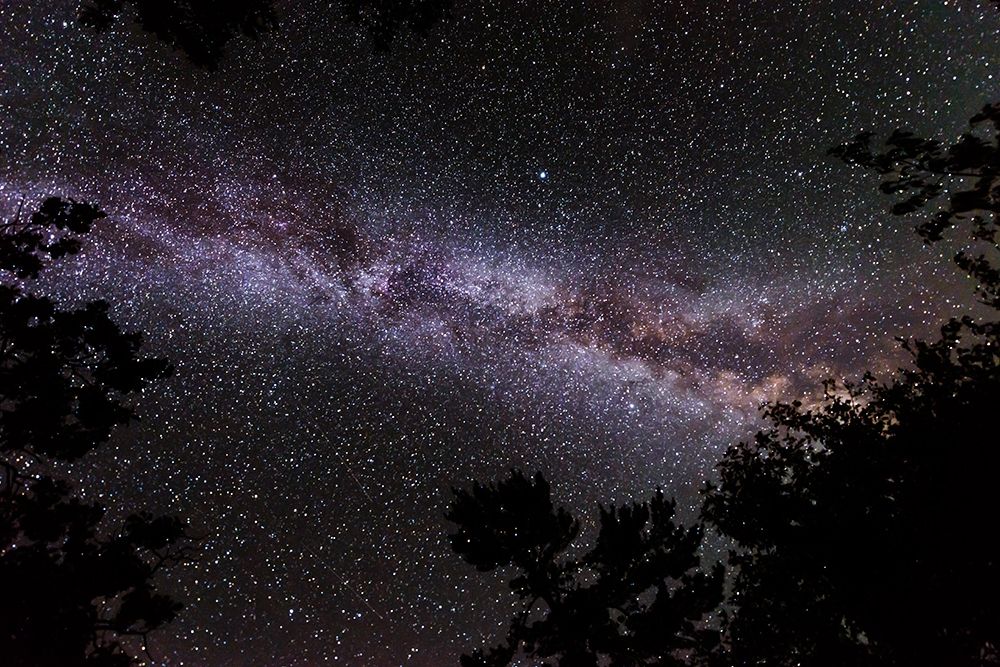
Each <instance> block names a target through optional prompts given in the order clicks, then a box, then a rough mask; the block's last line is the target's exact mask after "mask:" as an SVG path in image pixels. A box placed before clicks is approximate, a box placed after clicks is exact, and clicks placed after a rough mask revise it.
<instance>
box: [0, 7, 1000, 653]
mask: <svg viewBox="0 0 1000 667" xmlns="http://www.w3.org/2000/svg"><path fill="white" fill-rule="evenodd" d="M74 11H75V8H74V5H73V3H71V2H63V1H56V0H51V1H46V2H35V3H7V4H5V5H3V6H0V30H2V32H0V34H3V38H2V39H0V204H2V205H3V207H4V210H8V211H12V210H14V208H15V207H16V206H17V204H18V202H20V201H21V200H22V199H24V200H27V201H34V200H37V199H39V198H40V197H41V196H43V195H45V194H50V193H51V194H60V195H64V196H72V197H75V198H77V199H80V200H85V201H92V202H94V203H97V204H100V205H101V206H102V207H103V208H104V209H105V210H106V211H107V212H108V213H109V215H110V221H108V222H106V223H105V224H104V226H103V227H102V229H101V230H100V231H98V232H97V233H96V234H94V235H93V237H94V238H92V239H91V240H90V242H89V243H88V246H87V249H86V250H85V251H84V253H83V254H82V255H81V256H79V257H77V258H75V259H73V260H72V261H69V262H66V263H64V264H62V265H60V266H59V267H58V268H54V269H53V270H52V271H51V272H50V274H49V275H48V276H47V277H46V278H45V286H46V288H47V289H50V290H52V291H54V292H55V293H56V294H58V295H59V296H60V297H61V298H62V299H64V300H66V301H69V302H72V301H78V300H85V299H92V298H106V299H108V300H110V301H111V303H112V304H113V313H114V314H115V317H116V319H117V320H118V321H119V322H121V323H122V324H123V325H126V326H127V327H129V328H134V329H141V330H143V331H145V332H147V339H148V349H149V350H150V351H151V352H153V353H156V354H160V355H163V356H167V357H169V358H170V359H171V360H172V362H173V363H174V365H175V366H176V368H177V373H176V375H175V377H174V378H172V379H171V380H169V381H166V382H163V383H161V384H159V385H158V386H156V387H155V388H154V389H153V390H152V391H150V392H148V393H147V395H146V396H145V397H144V399H143V403H142V405H141V410H140V414H141V416H142V419H141V421H140V422H139V423H138V424H136V425H135V426H133V427H130V428H129V429H127V430H125V431H123V432H122V433H119V434H118V437H117V438H116V439H115V441H114V442H113V443H112V444H111V445H109V446H107V447H105V448H104V449H103V451H101V452H100V453H99V454H97V455H95V456H94V457H93V458H92V459H87V460H85V461H84V462H83V463H81V464H79V465H77V466H76V467H75V468H74V469H73V470H72V471H71V473H72V474H73V476H74V477H75V478H76V479H77V481H78V483H79V485H80V487H81V488H82V489H83V490H84V491H85V493H86V494H88V495H89V496H91V497H93V498H101V499H104V500H106V501H108V502H109V503H111V504H112V505H113V506H116V507H120V508H121V510H122V511H132V510H136V509H140V508H148V509H152V510H155V511H162V512H170V513H176V514H179V515H181V516H184V517H186V518H188V519H189V520H190V521H191V522H192V524H193V525H194V526H195V527H196V529H197V530H198V531H200V532H201V533H202V534H204V535H205V536H206V537H205V539H204V542H203V545H202V551H203V554H202V560H201V562H199V563H198V564H196V565H193V566H190V567H187V568H184V569H182V570H176V571H174V572H172V573H171V574H170V577H171V578H172V580H171V582H170V586H172V587H173V588H174V589H175V590H176V591H177V592H178V594H179V595H180V597H181V598H182V599H184V600H185V602H186V603H187V607H186V609H185V611H184V612H183V614H182V616H181V617H180V619H178V621H176V622H175V623H173V624H172V625H171V626H170V627H169V628H168V629H167V630H166V631H164V632H161V633H159V636H157V637H156V638H155V639H154V642H153V646H152V647H151V648H152V651H153V655H154V656H155V657H156V661H157V664H162V665H211V666H216V665H219V666H234V667H235V666H242V665H282V666H284V665H288V666H291V665H319V664H348V665H403V664H405V665H428V666H430V665H442V664H456V663H457V656H458V655H459V654H460V653H461V652H462V651H463V650H468V649H469V648H471V647H472V646H475V645H478V644H479V643H480V642H481V641H482V640H483V638H484V637H487V638H489V637H492V636H493V634H492V633H496V632H499V631H501V630H502V625H501V624H503V623H504V622H505V621H506V620H507V617H506V615H505V613H506V610H508V609H509V608H510V604H511V601H510V600H509V599H508V597H507V595H506V593H505V591H504V590H503V588H502V587H500V586H498V585H496V582H495V581H493V582H491V581H489V580H488V577H484V576H482V575H479V574H478V573H475V572H473V571H471V568H468V567H466V566H465V565H464V564H463V563H461V562H460V561H459V559H458V558H457V557H455V556H453V555H452V554H451V553H450V550H449V547H448V545H447V540H446V534H447V530H448V526H447V525H446V523H445V521H444V519H443V518H442V513H443V511H444V507H445V504H446V503H447V501H448V498H449V489H450V487H451V486H454V485H463V484H467V483H469V482H470V481H471V480H472V479H490V478H493V477H496V476H497V475H499V474H501V473H502V472H504V471H505V470H506V469H508V468H509V467H511V466H517V467H521V468H524V469H526V470H529V471H533V470H535V469H540V470H542V471H543V472H544V473H545V474H546V476H547V477H549V478H550V479H552V480H553V481H554V489H555V494H556V495H557V496H558V497H559V498H560V499H561V500H562V501H564V502H565V503H566V504H567V505H569V506H571V507H574V508H578V509H584V508H591V509H593V503H595V502H597V501H601V502H605V503H607V502H612V501H618V502H622V501H624V500H626V499H628V498H632V497H636V496H643V495H647V494H648V493H650V492H651V491H652V489H653V488H655V487H656V486H662V487H664V488H665V489H666V490H667V491H668V493H670V494H673V495H676V496H677V498H678V500H679V501H680V503H681V504H682V505H683V506H684V507H685V511H687V512H688V516H690V513H691V512H694V511H696V510H697V500H698V497H697V489H698V487H699V486H700V485H701V482H702V480H704V479H705V478H706V477H707V476H709V475H711V474H712V473H711V471H712V468H713V466H714V464H715V462H716V461H717V460H718V458H719V456H720V455H721V454H722V452H723V451H724V450H725V448H726V447H727V446H728V445H729V444H731V443H734V442H736V441H737V440H739V439H740V438H744V437H746V436H747V435H748V434H750V433H752V432H753V431H754V430H755V428H757V427H758V426H759V423H758V421H757V408H758V406H759V405H760V404H761V403H762V402H764V401H766V400H769V399H775V398H790V397H798V398H805V399H808V397H809V396H812V395H814V394H815V392H816V391H817V388H818V383H819V381H820V380H822V379H824V378H826V377H828V376H830V375H833V376H836V377H856V376H857V375H858V374H860V373H861V372H863V371H864V370H865V369H867V368H871V369H873V370H878V371H882V372H885V371H887V370H889V369H892V368H894V367H895V366H896V365H897V364H898V363H900V360H901V356H900V354H899V352H898V350H897V346H896V344H895V342H894V341H893V336H897V335H920V334H926V333H928V332H929V331H931V330H932V329H933V328H934V327H935V326H936V325H937V323H939V322H940V321H941V320H942V319H943V318H945V317H947V316H949V315H952V314H955V313H957V312H961V309H962V308H963V307H964V304H966V303H967V302H968V299H967V298H966V295H967V293H968V289H967V285H966V284H965V283H964V280H963V278H962V277H961V276H959V275H957V274H956V272H955V271H954V269H953V268H952V266H951V264H950V262H949V261H948V257H949V256H950V254H951V253H952V251H953V249H952V248H947V247H937V246H935V247H933V248H930V247H925V246H923V245H921V243H920V241H919V239H918V238H917V237H916V235H915V234H914V233H913V231H912V229H910V227H909V225H910V223H909V222H908V221H901V220H900V219H898V218H892V217H891V216H890V215H889V214H888V213H887V202H886V201H884V200H882V199H880V198H879V195H878V193H877V191H876V188H875V187H874V183H873V182H872V181H871V180H870V179H869V178H868V177H866V176H865V175H863V174H858V173H854V172H852V171H850V170H848V169H846V168H845V167H844V166H843V165H841V164H838V163H835V162H833V161H831V160H830V159H828V158H827V157H826V156H825V151H826V149H827V148H829V147H831V146H833V145H835V144H837V143H839V142H841V141H842V140H845V139H847V138H849V137H851V136H853V135H854V134H856V133H857V132H859V131H861V130H866V129H872V130H883V131H885V130H890V129H892V128H895V127H897V126H903V125H905V126H910V127H912V128H914V129H916V130H919V131H921V132H923V133H927V134H940V133H944V134H946V135H948V136H954V135H957V134H958V133H959V132H960V131H961V130H963V129H964V123H965V119H967V118H968V117H969V116H970V115H971V114H972V113H973V112H974V111H975V110H977V109H978V108H979V107H980V106H982V104H984V103H986V102H988V101H993V100H995V99H998V98H1000V80H998V79H997V78H996V76H995V73H996V72H998V71H1000V70H998V68H997V65H998V64H1000V47H998V46H997V45H996V34H997V29H998V28H1000V19H997V18H996V16H995V10H991V9H990V8H987V7H986V6H985V5H982V6H980V5H977V3H976V2H974V1H971V0H970V1H965V0H962V1H959V0H948V1H942V0H914V1H908V2H888V1H886V2H882V3H878V2H860V1H857V2H855V1H847V0H843V1H834V0H809V1H806V0H797V1H790V2H781V3H779V2H772V1H763V0H760V1H757V2H748V3H736V4H735V5H726V4H719V3H707V2H700V1H695V0H676V1H675V0H670V1H662V2H653V1H650V0H621V1H619V2H596V1H595V2H575V3H573V2H552V3H532V2H527V1H524V2H508V1H504V2H497V3H468V2H461V1H460V2H458V3H457V7H456V12H455V14H456V15H455V18H454V20H452V21H450V22H448V23H446V24H444V25H441V26H438V27H437V28H435V30H434V31H432V33H431V35H430V36H429V37H428V38H426V39H420V38H416V37H412V36H407V37H405V38H403V39H401V40H399V42H398V43H397V44H394V46H393V48H392V50H391V51H390V52H389V53H388V54H382V53H375V52H373V51H372V49H371V46H370V44H369V43H368V38H367V37H366V36H365V35H364V34H362V33H361V31H359V30H358V29H357V28H354V27H351V26H349V25H346V24H344V23H343V22H342V21H340V20H339V19H338V18H337V15H336V12H333V11H330V9H329V7H328V3H325V2H318V1H317V2H312V1H309V2H302V3H291V2H285V3H278V11H279V14H280V16H281V19H282V21H281V27H280V29H279V30H278V31H277V32H276V33H274V34H272V35H270V36H269V37H266V38H265V39H263V40H262V41H261V42H259V43H253V42H247V41H237V42H235V43H234V44H232V45H231V47H230V49H229V53H228V55H227V57H226V59H225V60H224V61H223V64H222V66H221V68H220V70H219V71H218V72H205V71H201V70H197V69H195V68H193V67H191V66H190V65H189V64H188V63H186V62H185V61H184V59H183V57H182V56H180V55H178V54H174V53H170V52H169V51H167V50H166V49H165V48H164V47H162V46H160V45H158V44H155V43H153V42H152V41H151V40H150V39H148V37H147V36H146V35H143V34H142V33H140V32H138V31H137V30H134V29H130V28H128V27H125V26H120V27H118V28H117V29H114V30H112V31H111V32H109V33H108V34H106V35H103V36H101V37H100V38H95V37H94V36H92V35H90V34H88V33H86V32H85V31H83V30H82V29H80V28H79V27H78V26H77V25H76V24H75V23H74ZM969 44H976V45H978V46H977V48H975V49H969V48H968V45H969Z"/></svg>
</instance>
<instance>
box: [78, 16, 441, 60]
mask: <svg viewBox="0 0 1000 667" xmlns="http://www.w3.org/2000/svg"><path fill="white" fill-rule="evenodd" d="M451 7H452V0H338V1H337V2H331V3H330V9H331V11H334V12H337V13H339V14H342V15H343V16H345V17H346V18H347V19H348V20H349V21H351V22H353V23H355V24H357V25H360V26H361V27H362V28H364V29H365V30H366V31H367V32H368V34H369V35H370V36H371V38H372V41H373V43H374V46H375V49H376V50H379V51H386V50H388V48H389V47H390V46H391V45H392V42H393V41H394V40H395V39H396V37H397V36H398V35H399V34H400V33H402V32H404V31H406V30H411V31H413V32H414V33H417V34H420V35H426V34H427V32H428V31H429V30H430V29H431V28H432V27H433V26H434V25H435V24H437V23H438V22H439V21H441V20H443V19H445V18H448V17H449V16H450V14H451ZM126 15H132V16H134V18H135V21H136V23H137V24H138V25H139V27H141V28H142V29H143V30H145V31H146V32H149V33H152V34H153V35H154V36H155V37H156V38H157V39H158V40H160V41H161V42H163V43H165V44H167V45H168V46H170V47H171V48H173V49H175V50H177V51H181V52H182V53H184V54H185V55H186V56H187V58H188V59H189V60H190V61H191V63H192V64H194V65H196V66H198V67H204V68H206V69H209V70H214V69H216V68H217V67H218V66H219V63H220V62H221V61H222V58H223V56H224V55H225V50H226V46H227V45H228V44H229V42H230V41H232V40H233V39H235V38H236V37H239V36H241V35H242V36H245V37H249V38H251V39H259V38H260V37H262V36H263V35H265V34H266V33H269V32H272V31H273V30H274V29H275V28H276V27H277V25H278V13H277V12H276V11H275V9H274V2H273V0H86V1H85V2H84V3H83V4H82V5H81V7H80V11H79V20H80V22H81V23H82V24H83V25H84V26H86V27H88V28H91V29H92V30H94V31H96V32H103V31H105V30H107V29H108V28H109V27H110V26H111V25H113V24H114V23H115V22H116V21H119V20H122V18H123V17H124V16H126Z"/></svg>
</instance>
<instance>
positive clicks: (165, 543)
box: [0, 198, 193, 667]
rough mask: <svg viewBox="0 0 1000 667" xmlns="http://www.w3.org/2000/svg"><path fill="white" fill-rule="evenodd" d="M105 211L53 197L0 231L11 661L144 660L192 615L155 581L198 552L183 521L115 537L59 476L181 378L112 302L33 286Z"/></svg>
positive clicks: (156, 520) (4, 628) (2, 517)
mask: <svg viewBox="0 0 1000 667" xmlns="http://www.w3.org/2000/svg"><path fill="white" fill-rule="evenodd" d="M103 217H104V214H103V213H102V212H101V211H100V210H99V209H98V208H96V207H94V206H91V205H89V204H80V203H77V202H74V201H71V200H63V199H58V198H49V199H46V200H45V201H44V202H43V203H42V204H41V206H40V208H39V210H38V212H36V213H35V214H34V215H32V216H31V217H30V218H29V219H27V220H22V219H21V216H20V213H18V214H17V215H15V216H14V218H13V219H12V220H11V221H9V222H7V223H3V224H0V279H2V280H0V467H2V470H3V476H2V478H0V580H3V581H4V604H3V605H0V662H2V663H3V664H14V665H38V666H40V667H46V666H48V665H52V666H53V667H55V666H56V665H58V666H60V667H66V666H72V665H87V666H88V667H91V666H93V667H105V666H107V667H112V666H119V665H131V664H136V659H135V656H136V655H137V652H138V651H141V650H142V649H143V648H144V647H145V643H146V636H147V634H148V633H149V632H150V631H152V630H154V629H156V628H158V627H160V626H162V625H163V624H164V623H166V622H168V621H170V620H171V619H173V618H174V616H175V615H176V613H177V611H178V610H179V609H180V604H179V603H178V602H177V601H175V600H173V599H172V598H170V597H169V596H167V595H164V594H162V593H159V592H158V591H157V589H156V586H155V583H154V581H153V578H154V575H155V574H156V573H157V572H158V571H159V570H160V569H161V568H162V567H164V566H169V565H173V564H176V563H179V562H183V561H186V560H189V559H190V558H192V556H193V544H192V542H191V540H189V539H188V536H187V531H186V527H185V525H184V524H183V523H182V522H181V521H179V520H178V519H175V518H172V517H153V516H152V515H149V514H137V515H132V516H130V517H128V518H127V519H126V520H125V522H124V523H123V525H122V526H120V527H119V528H117V529H111V528H109V527H107V526H106V525H105V522H102V518H103V516H104V514H105V510H104V508H102V507H100V506H97V505H94V504H89V503H85V502H83V501H81V500H79V499H77V498H74V497H73V496H72V493H71V489H70V486H69V485H68V484H67V483H66V482H64V481H61V480H58V479H55V478H54V477H52V476H51V469H52V467H53V466H52V463H53V462H58V461H72V460H74V459H77V458H79V457H81V456H83V455H84V454H86V453H88V452H90V451H91V450H93V449H94V448H96V447H98V446H100V445H101V444H102V443H104V442H105V441H107V439H108V438H109V437H110V435H111V433H112V431H113V429H114V428H115V427H116V426H118V425H121V424H124V423H126V422H128V421H130V420H131V419H133V418H134V416H135V413H134V408H133V407H132V405H131V399H132V398H133V397H134V396H136V395H137V394H138V393H139V392H141V390H142V389H143V388H145V387H146V386H147V385H148V384H149V383H150V382H153V381H155V380H157V379H159V378H162V377H164V376H166V375H168V374H169V372H170V366H169V365H168V364H167V363H166V362H165V361H163V360H161V359H155V358H148V357H143V356H141V355H140V347H141V345H142V338H141V336H140V335H138V334H131V333H124V332H122V331H121V330H120V329H119V328H118V326H117V325H115V323H114V322H113V321H112V320H111V319H110V318H109V316H108V305H107V304H106V303H104V302H92V303H88V304H86V305H85V306H83V307H82V308H78V309H75V310H64V309H61V308H59V306H58V304H57V303H55V302H54V301H53V300H51V299H50V298H48V297H45V296H39V295H34V294H30V293H27V292H25V291H24V289H23V283H24V281H25V280H26V279H30V278H33V277H35V276H37V275H38V273H39V272H40V271H41V270H42V269H43V268H44V266H45V264H46V262H47V261H50V260H55V259H59V258H61V257H64V256H66V255H71V254H74V253H76V252H78V251H79V250H80V247H81V244H80V237H81V236H82V235H83V234H86V233H87V232H89V231H90V229H91V228H92V226H93V224H94V223H95V222H96V221H98V220H100V219H102V218H103ZM26 466H27V467H26ZM32 466H33V467H34V469H33V470H32V469H31V468H32ZM46 471H47V472H46ZM129 638H133V639H132V640H130V639H129Z"/></svg>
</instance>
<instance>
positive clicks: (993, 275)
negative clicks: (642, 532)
mask: <svg viewBox="0 0 1000 667" xmlns="http://www.w3.org/2000/svg"><path fill="white" fill-rule="evenodd" d="M998 117H1000V116H998V107H997V106H996V105H994V106H990V107H987V108H986V109H984V111H983V112H982V113H981V114H978V115H977V116H976V117H974V118H973V119H972V126H973V130H974V131H977V130H983V129H985V130H989V129H990V127H992V129H993V134H992V136H990V135H987V136H985V137H984V136H977V135H974V134H968V135H965V136H963V137H962V138H961V139H959V140H958V142H956V143H955V144H952V145H950V146H945V145H943V144H941V143H939V142H936V141H931V140H927V139H922V138H919V137H916V136H914V135H913V134H911V133H908V132H901V131H897V132H895V133H893V134H892V135H891V136H890V137H889V139H888V140H887V142H886V144H885V147H884V150H883V151H882V152H876V151H873V150H872V148H871V143H872V136H871V135H869V134H864V135H860V136H858V137H857V138H855V140H854V141H853V142H851V143H849V144H845V145H844V146H840V147H838V148H836V149H834V150H833V151H832V153H833V154H834V155H836V156H838V157H840V158H842V159H844V160H846V161H848V162H851V163H855V164H859V165H862V166H864V167H867V168H869V169H871V170H874V171H875V172H877V173H879V174H881V175H882V177H883V179H884V180H883V183H882V190H883V191H884V192H886V193H890V194H903V195H904V197H905V198H904V199H903V200H902V201H900V202H898V203H897V204H896V205H895V206H894V207H893V212H894V213H896V214H899V215H905V214H908V213H912V212H914V211H917V210H920V209H921V208H922V207H924V206H925V205H927V204H928V203H930V202H933V201H941V200H940V199H938V198H939V197H941V198H943V199H944V201H943V203H942V204H941V206H940V208H939V209H938V210H936V211H934V212H933V213H932V214H931V216H930V218H929V220H926V221H925V222H923V223H922V224H920V226H919V227H918V231H919V233H920V234H921V236H922V237H923V238H924V239H925V240H926V241H927V242H929V243H931V242H935V241H937V240H939V239H940V238H941V237H942V234H943V233H944V232H945V231H946V230H947V229H949V228H951V227H954V226H955V225H957V224H960V223H962V224H964V223H968V224H969V226H970V227H971V229H972V236H973V238H974V241H975V242H976V243H977V244H978V245H980V246H985V247H983V248H981V250H982V252H980V253H979V254H971V253H970V252H967V251H963V252H962V253H960V254H959V255H958V256H957V257H956V261H957V263H958V264H959V266H961V267H962V268H963V269H965V270H966V271H968V272H969V274H970V275H971V276H972V277H973V278H974V279H975V280H976V282H977V287H976V291H977V293H978V294H979V296H980V298H981V300H982V301H983V302H984V303H985V304H987V305H988V306H991V307H992V308H994V309H996V308H1000V301H998V298H997V297H998V294H1000V279H998V278H1000V273H998V271H997V263H996V259H995V257H996V250H997V214H998V212H1000V207H998V200H997V192H998V188H1000V179H998V169H997V167H998V164H1000V163H998V151H997V144H996V134H995V131H996V129H997V120H998ZM984 124H985V125H986V126H987V127H985V128H984V127H983V125H984ZM945 195H947V197H946V198H945V197H944V196H945ZM903 345H904V348H905V349H906V350H908V351H909V352H910V353H911V356H912V366H911V367H910V368H907V369H904V370H901V371H899V372H898V373H897V374H896V375H895V376H894V377H893V378H892V379H891V380H890V381H889V382H887V383H880V382H878V381H876V380H875V379H874V378H873V377H871V376H870V375H867V376H866V377H865V378H864V380H863V381H862V382H860V383H858V384H844V385H840V384H836V383H833V382H828V383H827V384H826V385H825V392H824V396H823V398H822V400H821V401H820V403H819V404H818V405H817V406H814V407H806V406H803V405H802V404H801V403H799V402H793V403H790V404H788V403H780V402H779V403H774V404H771V405H769V406H767V407H766V408H765V411H764V414H765V417H766V418H767V419H769V420H770V422H771V423H772V427H771V428H770V429H768V430H765V431H763V432H761V433H758V434H757V436H756V439H755V440H754V442H751V443H742V444H740V445H737V446H735V447H732V448H731V449H730V450H729V451H728V452H727V454H726V455H725V457H724V459H723V460H722V462H721V463H720V464H719V473H720V474H719V481H718V483H717V484H708V485H707V488H706V490H705V493H706V498H705V505H704V510H703V514H704V518H705V519H706V520H707V521H708V522H709V523H710V524H711V525H714V526H715V527H716V528H717V529H718V530H719V531H720V532H721V533H722V534H724V535H726V536H728V537H730V538H732V539H733V540H734V541H735V542H736V544H737V545H738V549H737V550H735V551H734V553H733V554H732V556H731V563H732V564H733V565H735V566H736V568H735V571H736V575H735V579H734V583H733V603H734V605H735V607H736V609H735V613H734V614H733V615H732V616H731V617H730V618H729V621H728V623H727V624H726V636H725V642H726V644H727V648H728V650H729V657H728V660H729V662H731V663H732V664H739V665H844V666H847V665H852V666H856V665H862V666H863V665H900V666H903V665H907V666H908V665H932V666H940V667H961V666H965V665H969V666H972V665H977V666H979V665H991V664H998V663H1000V654H998V647H1000V608H998V607H997V605H996V600H997V599H998V595H1000V556H998V552H997V550H996V548H995V546H994V543H995V535H994V532H995V531H994V524H995V520H996V508H997V506H998V500H1000V487H998V484H997V480H998V473H1000V448H998V447H997V433H998V432H1000V430H998V426H1000V424H998V422H997V412H996V409H997V399H998V397H1000V323H998V322H996V321H987V322H977V321H975V320H973V319H971V318H969V317H965V318H962V319H953V320H951V321H950V322H948V323H947V324H946V325H945V326H944V327H942V330H941V337H940V338H939V339H938V340H936V341H933V342H924V341H913V340H907V341H903Z"/></svg>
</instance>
